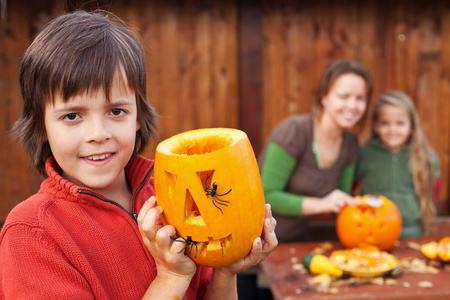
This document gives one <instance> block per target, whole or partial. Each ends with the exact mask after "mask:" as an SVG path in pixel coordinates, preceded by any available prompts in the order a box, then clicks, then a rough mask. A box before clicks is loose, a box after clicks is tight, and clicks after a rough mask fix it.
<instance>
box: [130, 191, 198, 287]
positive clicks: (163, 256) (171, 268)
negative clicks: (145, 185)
mask: <svg viewBox="0 0 450 300" xmlns="http://www.w3.org/2000/svg"><path fill="white" fill-rule="evenodd" d="M162 213H163V209H162V208H161V207H159V206H157V204H156V198H155V197H154V196H153V197H150V199H149V200H148V201H146V202H145V204H144V205H143V207H142V209H141V211H140V212H139V216H138V219H137V221H138V226H139V230H140V231H141V234H142V237H143V240H144V244H145V245H146V246H147V248H148V250H149V251H150V253H151V254H152V256H153V259H154V260H155V264H156V268H157V270H158V276H166V277H170V278H173V276H177V277H184V278H187V279H189V280H190V279H191V278H192V276H194V274H195V271H196V265H195V263H194V261H193V260H192V259H190V258H189V257H187V256H186V255H184V253H179V252H182V251H183V248H184V246H186V244H185V243H184V242H175V241H173V240H172V239H171V237H172V238H173V239H175V238H176V230H175V228H174V227H173V226H172V225H166V226H164V225H163V223H162V221H161V214H162ZM180 241H182V240H180Z"/></svg>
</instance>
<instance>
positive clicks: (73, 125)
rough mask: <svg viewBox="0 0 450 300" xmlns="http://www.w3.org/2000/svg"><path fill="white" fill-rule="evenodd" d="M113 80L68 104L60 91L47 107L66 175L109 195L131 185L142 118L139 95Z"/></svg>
mask: <svg viewBox="0 0 450 300" xmlns="http://www.w3.org/2000/svg"><path fill="white" fill-rule="evenodd" d="M121 86H123V85H118V84H113V86H112V90H111V99H110V100H111V101H110V102H107V100H106V97H105V94H104V92H103V90H99V91H96V92H92V93H90V94H88V93H84V94H81V95H78V96H75V97H73V98H71V99H70V100H69V101H68V102H67V103H64V102H63V100H62V98H61V97H60V96H59V95H56V97H55V103H54V105H53V104H52V103H49V104H47V105H46V107H45V128H46V133H47V140H48V142H49V144H50V148H51V150H52V153H53V156H54V157H55V159H56V161H57V163H58V165H59V166H60V167H61V168H62V170H63V172H62V176H63V177H64V178H66V179H68V180H69V181H71V182H73V183H75V184H77V185H79V186H83V187H89V188H91V189H93V190H95V191H97V192H99V193H102V194H103V195H105V196H107V195H108V194H111V191H112V190H111V188H114V187H116V188H117V187H119V186H121V184H125V175H124V167H125V166H126V164H127V163H128V161H129V159H130V157H131V156H132V154H133V150H134V146H135V138H136V131H137V130H138V129H139V128H140V125H139V123H138V121H137V107H136V98H135V93H134V92H132V91H129V90H126V89H125V88H120V87H121Z"/></svg>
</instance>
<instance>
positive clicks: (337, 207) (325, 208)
mask: <svg viewBox="0 0 450 300" xmlns="http://www.w3.org/2000/svg"><path fill="white" fill-rule="evenodd" d="M355 204H356V201H355V199H354V198H353V197H352V196H350V195H349V194H347V193H344V192H343V191H341V190H333V191H332V192H331V193H329V194H328V195H326V196H325V197H323V198H314V197H305V198H304V199H303V202H302V213H303V215H316V214H327V213H332V212H333V213H339V212H340V211H341V209H343V208H344V207H345V206H346V205H355Z"/></svg>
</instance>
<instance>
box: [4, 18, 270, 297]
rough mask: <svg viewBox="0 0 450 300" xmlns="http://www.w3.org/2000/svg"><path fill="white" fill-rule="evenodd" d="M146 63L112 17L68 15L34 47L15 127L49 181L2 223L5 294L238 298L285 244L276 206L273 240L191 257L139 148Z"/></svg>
mask: <svg viewBox="0 0 450 300" xmlns="http://www.w3.org/2000/svg"><path fill="white" fill-rule="evenodd" d="M144 66H145V64H144V52H143V49H142V46H141V44H140V42H139V39H138V38H137V37H136V36H135V35H134V34H133V33H132V32H131V31H130V30H129V29H128V28H127V27H125V26H124V24H123V23H122V22H121V21H120V20H117V19H115V18H114V16H112V15H109V14H107V13H101V14H100V13H87V12H82V11H77V12H74V13H71V14H67V15H63V16H60V17H58V18H56V19H55V20H53V21H52V22H50V23H49V24H48V26H47V27H46V28H45V29H44V30H43V31H42V32H41V33H40V34H39V35H38V36H37V37H36V38H35V40H34V41H33V43H32V44H31V45H30V47H29V48H28V50H27V51H26V53H25V56H24V58H23V61H22V65H21V70H20V83H21V89H22V96H23V100H24V106H23V112H22V115H21V117H20V118H19V120H18V121H17V122H16V123H15V124H14V126H13V128H12V135H13V137H15V139H17V140H19V141H20V142H22V143H23V144H24V146H25V148H26V150H27V151H28V153H29V154H30V156H31V158H32V161H33V163H34V165H35V167H36V168H37V169H38V170H39V171H40V172H41V174H42V175H44V176H45V177H47V179H46V180H44V181H43V183H42V185H41V188H40V190H39V192H38V193H37V194H35V195H32V196H31V197H30V198H29V199H27V200H25V201H23V202H21V203H20V204H19V205H17V206H16V207H15V208H14V209H13V210H12V211H11V212H10V214H9V215H8V217H7V219H6V222H5V224H4V226H3V228H2V230H1V233H0V299H171V300H172V299H181V298H184V299H217V295H220V296H221V298H222V299H236V298H237V288H236V274H237V273H238V272H240V271H242V270H244V269H246V268H249V267H251V266H252V265H255V264H257V263H259V262H260V261H261V260H262V259H264V258H265V257H266V256H267V255H268V254H269V253H270V252H271V251H272V250H273V248H274V247H275V246H276V244H277V241H276V237H275V234H274V231H273V229H274V228H275V220H274V219H273V218H272V217H271V214H270V208H269V207H268V206H266V220H265V224H264V229H263V235H262V238H257V239H255V241H254V243H253V248H252V250H251V252H250V253H249V255H248V256H247V257H245V258H243V259H242V260H240V261H238V262H236V263H234V264H233V265H231V266H229V267H225V268H219V269H214V270H212V269H211V268H206V267H202V266H197V265H196V264H195V263H194V261H192V260H191V259H190V258H186V257H185V256H184V254H183V253H180V250H182V249H183V243H175V242H174V241H173V240H172V239H174V238H176V231H175V228H174V227H173V226H170V225H168V226H163V225H162V222H161V218H160V216H161V214H162V213H163V211H162V209H161V208H160V207H159V206H157V204H156V199H155V197H154V188H153V178H152V171H153V161H152V160H149V159H146V158H144V157H142V156H140V155H139V154H138V153H139V152H140V151H142V150H143V149H144V147H145V146H146V145H147V144H148V143H149V140H150V137H151V136H152V135H153V134H154V132H155V121H156V115H155V112H154V110H153V108H152V107H151V106H150V104H149V103H148V101H147V98H146V74H145V68H144Z"/></svg>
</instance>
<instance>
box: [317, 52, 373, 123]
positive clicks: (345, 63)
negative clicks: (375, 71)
mask: <svg viewBox="0 0 450 300" xmlns="http://www.w3.org/2000/svg"><path fill="white" fill-rule="evenodd" d="M344 74H355V75H359V76H361V77H362V78H363V79H364V81H365V82H366V89H367V107H366V110H365V112H364V115H363V117H362V118H361V121H362V120H364V119H365V118H366V116H367V111H368V108H369V104H370V98H371V97H372V91H373V80H372V75H370V72H369V70H367V69H366V67H364V66H363V65H362V64H361V63H359V62H358V61H356V60H350V59H337V60H334V61H332V62H331V63H329V64H328V65H327V66H326V68H325V70H324V71H323V73H322V77H321V79H320V83H319V91H318V93H317V98H316V101H315V102H314V103H313V106H312V111H313V114H314V116H315V117H320V115H321V114H322V111H323V105H322V98H323V97H325V96H326V95H327V94H328V92H329V91H330V88H331V86H332V85H333V84H334V82H335V81H336V79H337V78H338V77H339V76H341V75H344ZM361 121H360V122H361ZM360 122H359V123H360Z"/></svg>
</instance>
